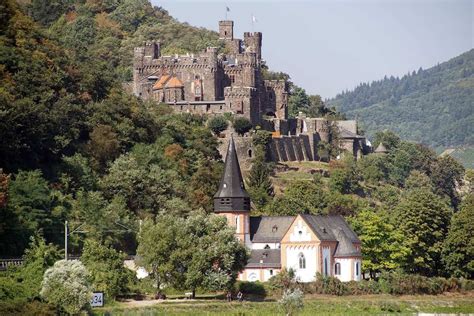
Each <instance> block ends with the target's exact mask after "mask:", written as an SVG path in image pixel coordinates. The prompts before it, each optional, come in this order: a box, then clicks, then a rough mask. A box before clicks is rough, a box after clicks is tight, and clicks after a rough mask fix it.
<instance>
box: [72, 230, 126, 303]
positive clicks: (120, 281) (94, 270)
mask: <svg viewBox="0 0 474 316" xmlns="http://www.w3.org/2000/svg"><path fill="white" fill-rule="evenodd" d="M124 260H125V254H123V253H121V252H117V251H116V250H115V249H113V248H112V247H110V246H106V245H103V244H101V243H99V242H97V241H94V240H91V239H88V240H86V242H85V244H84V249H83V252H82V256H81V262H82V263H83V264H84V266H85V267H86V268H87V270H88V271H89V274H90V279H91V283H92V285H93V287H94V290H95V291H102V292H104V293H105V295H106V296H107V297H109V298H112V299H114V298H115V297H116V296H117V295H118V294H123V293H124V292H125V291H126V289H127V283H128V278H129V276H130V273H128V272H129V271H127V269H126V268H125V266H124V265H123V261H124Z"/></svg>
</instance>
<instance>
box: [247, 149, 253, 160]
mask: <svg viewBox="0 0 474 316" xmlns="http://www.w3.org/2000/svg"><path fill="white" fill-rule="evenodd" d="M247 154H248V156H249V158H252V149H249V150H248V151H247Z"/></svg>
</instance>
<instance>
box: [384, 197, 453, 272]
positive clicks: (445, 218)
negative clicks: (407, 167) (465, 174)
mask: <svg viewBox="0 0 474 316" xmlns="http://www.w3.org/2000/svg"><path fill="white" fill-rule="evenodd" d="M451 213H452V212H451V210H450V208H449V206H448V205H447V204H446V202H445V201H444V200H443V199H441V198H440V197H439V196H437V195H436V194H434V193H432V192H431V191H430V190H427V189H425V188H422V189H413V190H411V191H408V192H407V193H406V196H405V197H404V198H403V199H402V200H401V201H400V203H399V204H398V205H397V207H396V208H395V210H394V211H393V215H392V216H391V218H392V223H393V225H394V226H395V228H396V229H397V230H398V231H399V232H400V233H401V234H403V235H404V239H403V242H402V246H403V247H405V248H408V249H411V253H410V254H409V255H408V256H406V257H405V258H404V259H403V262H402V267H403V268H404V269H405V271H407V272H411V273H420V274H423V275H427V276H430V275H437V274H439V273H440V272H441V271H442V266H441V250H442V244H443V240H444V239H445V237H446V233H447V230H448V225H449V219H450V217H451Z"/></svg>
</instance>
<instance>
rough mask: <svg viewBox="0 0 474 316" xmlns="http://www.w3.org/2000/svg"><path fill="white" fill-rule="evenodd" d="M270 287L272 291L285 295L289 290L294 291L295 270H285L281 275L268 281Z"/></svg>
mask: <svg viewBox="0 0 474 316" xmlns="http://www.w3.org/2000/svg"><path fill="white" fill-rule="evenodd" d="M268 286H269V288H270V290H272V291H278V292H280V294H283V293H284V292H285V291H286V290H288V289H293V288H294V287H295V286H296V274H295V270H293V269H292V268H290V269H288V270H287V269H283V270H281V271H280V273H278V274H276V275H274V276H272V277H271V278H270V279H269V280H268Z"/></svg>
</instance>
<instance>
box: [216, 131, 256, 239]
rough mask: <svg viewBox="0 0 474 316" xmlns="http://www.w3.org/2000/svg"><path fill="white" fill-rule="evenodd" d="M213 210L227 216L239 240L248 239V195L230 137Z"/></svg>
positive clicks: (232, 140)
mask: <svg viewBox="0 0 474 316" xmlns="http://www.w3.org/2000/svg"><path fill="white" fill-rule="evenodd" d="M214 212H215V213H217V214H218V215H222V216H225V217H226V218H227V223H228V225H229V226H231V227H235V235H236V237H237V238H238V239H239V240H240V241H242V242H249V241H250V229H249V228H250V216H249V213H250V196H249V194H248V193H247V191H245V187H244V180H243V178H242V173H241V171H240V166H239V160H238V158H237V152H236V150H235V144H234V139H233V138H232V137H231V138H230V140H229V147H228V149H227V156H226V158H225V164H224V173H223V175H222V178H221V182H220V185H219V190H217V193H216V194H215V195H214Z"/></svg>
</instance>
